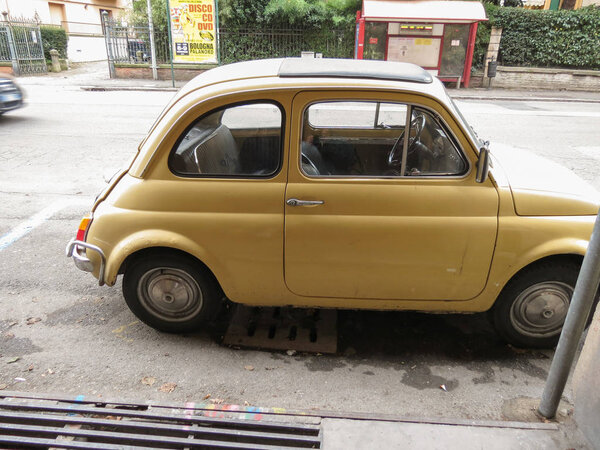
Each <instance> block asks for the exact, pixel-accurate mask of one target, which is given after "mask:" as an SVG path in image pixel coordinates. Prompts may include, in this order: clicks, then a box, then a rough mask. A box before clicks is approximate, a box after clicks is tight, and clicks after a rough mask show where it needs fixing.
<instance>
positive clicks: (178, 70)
mask: <svg viewBox="0 0 600 450" xmlns="http://www.w3.org/2000/svg"><path fill="white" fill-rule="evenodd" d="M213 67H216V65H211V66H203V67H202V69H198V68H197V67H194V68H191V67H189V66H187V67H181V66H179V67H178V66H175V67H174V69H173V72H174V75H175V79H176V80H177V81H189V80H191V79H192V78H194V77H195V76H196V75H200V74H201V73H202V72H205V71H207V70H208V69H212V68H213ZM157 73H158V79H159V80H170V79H171V67H169V66H160V67H158V69H157ZM115 75H116V78H138V79H150V80H151V79H152V69H151V68H150V67H149V66H145V65H143V66H140V65H134V64H115Z"/></svg>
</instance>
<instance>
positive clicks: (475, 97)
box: [449, 93, 600, 103]
mask: <svg viewBox="0 0 600 450" xmlns="http://www.w3.org/2000/svg"><path fill="white" fill-rule="evenodd" d="M449 95H450V97H452V98H453V99H454V100H493V101H498V100H501V101H502V100H503V101H509V102H555V103H600V99H591V98H564V97H503V96H501V95H493V96H485V95H461V94H458V95H453V94H452V93H449Z"/></svg>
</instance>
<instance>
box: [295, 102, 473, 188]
mask: <svg viewBox="0 0 600 450" xmlns="http://www.w3.org/2000/svg"><path fill="white" fill-rule="evenodd" d="M332 102H348V103H358V102H372V103H377V102H381V103H399V104H403V105H406V107H407V114H406V117H407V122H410V119H411V118H412V111H413V109H414V108H417V109H420V110H422V111H425V112H427V113H429V114H431V115H432V117H433V119H434V120H435V121H436V122H437V123H438V125H440V126H441V127H442V128H443V130H444V132H445V133H446V134H447V135H448V138H449V139H450V141H451V143H452V145H453V146H454V148H455V149H456V150H457V152H458V154H459V156H460V157H461V159H462V160H463V161H464V162H465V163H466V169H465V171H464V172H462V173H460V174H453V175H446V174H438V175H433V174H429V175H379V176H373V175H356V174H352V175H309V174H307V173H305V172H304V170H302V150H301V144H302V137H303V133H304V125H305V123H304V120H303V122H302V124H301V127H300V129H301V133H300V142H299V143H298V147H299V151H298V156H299V160H298V169H299V170H300V174H301V175H302V176H304V177H306V178H309V179H314V180H324V179H336V180H337V179H341V180H348V179H360V180H424V179H426V180H448V179H452V180H457V179H465V178H467V177H468V176H469V175H470V174H471V171H472V168H473V165H472V164H471V160H470V159H469V158H468V157H467V155H466V152H465V151H464V149H463V148H462V146H461V145H460V141H459V139H458V138H457V137H456V135H455V134H454V131H452V127H450V126H449V125H448V123H447V122H446V121H445V120H444V118H443V117H441V116H440V115H439V114H438V113H437V112H436V111H435V110H433V109H432V108H430V107H428V106H424V105H422V104H419V103H402V102H399V101H393V100H386V101H382V100H376V99H367V98H365V99H352V100H346V99H337V98H336V99H329V100H316V101H312V102H310V103H307V104H306V105H305V106H304V108H303V110H302V114H301V117H305V116H306V112H307V110H308V108H310V107H311V106H312V105H314V104H318V103H332ZM307 123H308V124H309V126H311V125H310V122H309V121H308V120H307ZM458 123H460V122H458ZM405 127H406V125H405ZM322 128H323V129H331V128H335V129H339V128H347V127H322ZM353 129H361V130H363V129H365V128H362V127H360V128H353ZM366 129H369V130H371V129H374V128H366ZM405 129H406V128H405ZM404 146H408V139H405V140H404V143H403V149H402V159H403V161H402V165H401V170H404V171H405V169H406V167H405V161H404V159H405V158H406V157H407V156H408V155H407V152H406V149H405V148H404ZM404 171H403V172H402V173H403V174H404V173H405V172H404Z"/></svg>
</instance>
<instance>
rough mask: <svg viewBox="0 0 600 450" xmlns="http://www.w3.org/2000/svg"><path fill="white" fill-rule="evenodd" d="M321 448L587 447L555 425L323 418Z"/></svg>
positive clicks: (574, 432) (492, 449)
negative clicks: (470, 423) (466, 423)
mask: <svg viewBox="0 0 600 450" xmlns="http://www.w3.org/2000/svg"><path fill="white" fill-rule="evenodd" d="M321 426H322V428H323V444H322V448H323V449H326V450H336V449H344V450H347V449H372V448H385V449H388V450H392V449H406V448H410V449H427V450H433V449H440V450H468V449H486V450H496V449H497V450H505V449H515V448H519V449H531V450H533V449H567V448H578V449H587V448H590V447H588V444H587V442H586V441H585V438H584V437H583V436H582V435H581V433H580V432H579V431H577V430H576V429H575V428H569V427H567V426H564V425H558V424H554V423H551V424H543V423H542V424H529V423H516V422H511V423H508V424H503V423H501V422H499V423H496V424H481V423H477V422H473V424H472V425H463V424H451V423H449V424H439V423H436V424H434V423H411V422H386V421H381V422H380V421H373V420H347V419H346V420H344V419H327V418H326V419H323V421H322V423H321Z"/></svg>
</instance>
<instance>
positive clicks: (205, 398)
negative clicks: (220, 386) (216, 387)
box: [202, 394, 210, 400]
mask: <svg viewBox="0 0 600 450" xmlns="http://www.w3.org/2000/svg"><path fill="white" fill-rule="evenodd" d="M209 398H210V394H206V395H205V396H204V397H203V398H202V400H208V399H209Z"/></svg>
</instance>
